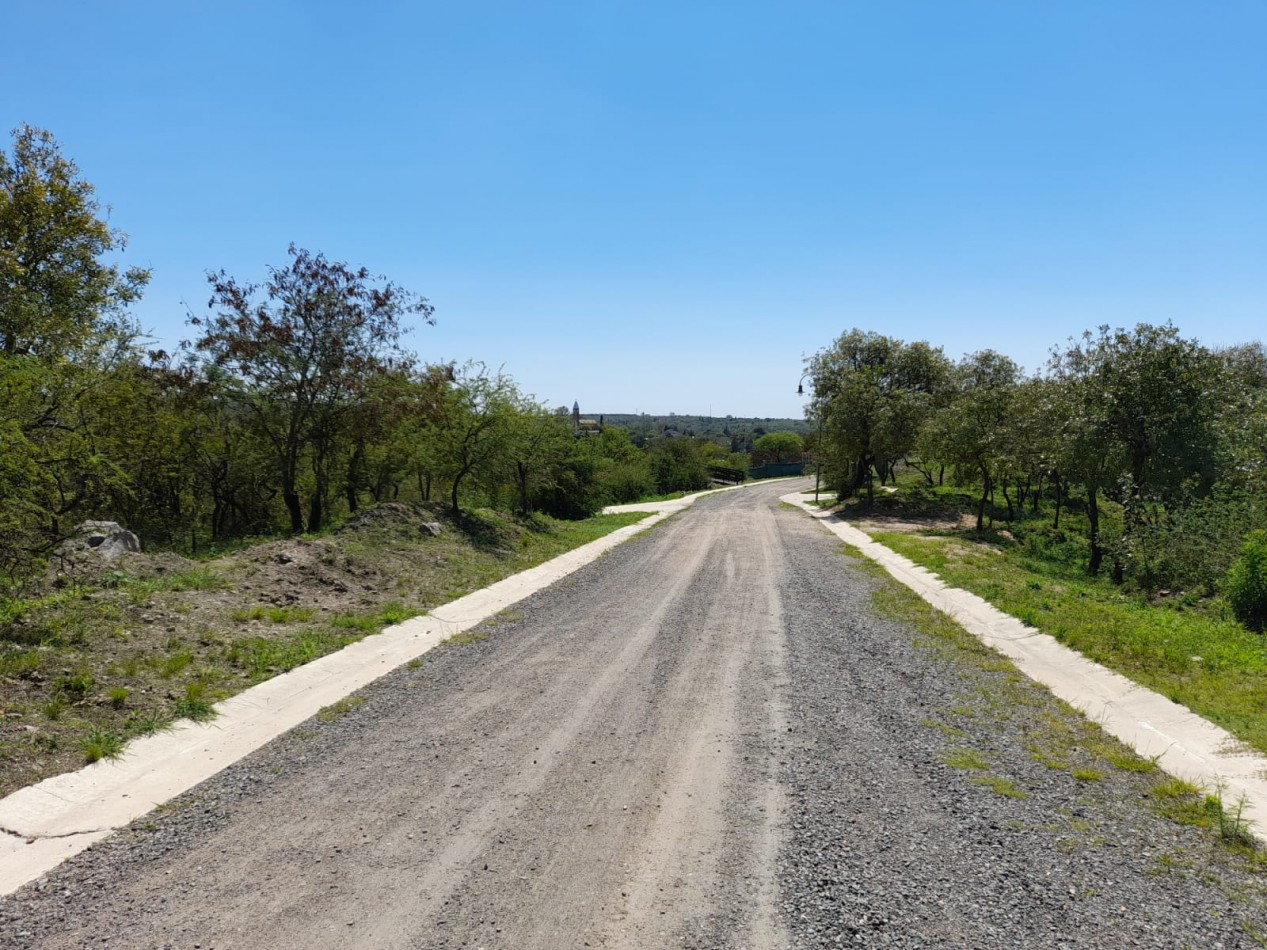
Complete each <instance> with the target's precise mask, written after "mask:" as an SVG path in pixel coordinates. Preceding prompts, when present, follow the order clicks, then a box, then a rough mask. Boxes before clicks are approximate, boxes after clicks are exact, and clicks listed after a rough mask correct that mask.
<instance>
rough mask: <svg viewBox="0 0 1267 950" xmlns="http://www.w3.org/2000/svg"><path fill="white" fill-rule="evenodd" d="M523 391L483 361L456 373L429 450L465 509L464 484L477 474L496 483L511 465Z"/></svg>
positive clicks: (456, 507)
mask: <svg viewBox="0 0 1267 950" xmlns="http://www.w3.org/2000/svg"><path fill="white" fill-rule="evenodd" d="M518 396H519V394H518V391H517V390H516V389H515V386H514V382H513V381H512V380H511V379H510V377H508V376H506V375H504V374H502V373H491V372H489V370H488V368H487V367H486V366H484V364H482V363H467V364H466V365H465V366H463V367H462V368H461V369H460V370H457V371H455V373H454V378H453V382H452V383H451V384H450V385H449V386H448V388H447V390H446V391H445V393H444V396H443V402H442V404H441V406H440V409H439V412H438V414H437V418H436V421H435V424H434V425H432V426H431V427H429V429H428V430H427V437H426V438H427V442H428V446H427V452H428V454H429V455H430V457H431V458H434V459H435V460H436V468H437V470H438V472H439V473H440V475H441V476H442V477H444V478H446V479H447V480H448V482H449V503H450V506H451V507H452V508H453V511H454V512H460V511H461V510H462V508H461V489H462V484H463V483H464V482H465V481H466V480H467V479H468V478H470V477H471V476H475V478H476V479H477V480H482V481H485V482H492V481H494V480H495V479H496V477H497V476H498V474H499V473H501V472H504V471H505V470H506V468H507V467H508V465H509V463H510V455H509V452H508V448H509V446H508V442H507V436H508V435H509V433H510V430H511V427H512V423H513V417H514V413H515V407H516V405H515V404H516V399H517V398H518Z"/></svg>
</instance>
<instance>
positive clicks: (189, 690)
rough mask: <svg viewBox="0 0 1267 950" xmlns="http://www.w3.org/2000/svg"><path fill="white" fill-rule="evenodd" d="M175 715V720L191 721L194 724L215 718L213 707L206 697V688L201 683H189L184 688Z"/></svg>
mask: <svg viewBox="0 0 1267 950" xmlns="http://www.w3.org/2000/svg"><path fill="white" fill-rule="evenodd" d="M175 713H176V718H177V719H192V720H193V721H194V722H206V721H208V720H209V719H214V718H215V717H216V710H215V706H214V705H213V704H212V702H211V700H210V699H209V698H208V697H207V696H206V687H205V686H204V685H203V684H202V683H190V684H189V685H187V686H186V687H185V695H184V697H183V698H181V699H180V700H178V701H177V703H176V707H175Z"/></svg>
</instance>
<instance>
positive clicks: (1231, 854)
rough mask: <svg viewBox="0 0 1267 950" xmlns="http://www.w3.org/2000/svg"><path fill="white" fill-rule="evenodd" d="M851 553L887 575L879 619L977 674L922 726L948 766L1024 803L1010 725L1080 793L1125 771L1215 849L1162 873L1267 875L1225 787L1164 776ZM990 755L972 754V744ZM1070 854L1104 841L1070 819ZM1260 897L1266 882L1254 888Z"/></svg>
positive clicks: (1170, 861)
mask: <svg viewBox="0 0 1267 950" xmlns="http://www.w3.org/2000/svg"><path fill="white" fill-rule="evenodd" d="M845 553H846V554H847V555H848V556H849V557H850V558H851V559H853V561H854V564H855V566H856V567H858V568H860V569H862V570H864V571H867V572H868V573H872V574H873V575H876V576H879V577H880V579H881V583H880V585H879V586H878V587H877V588H876V589H875V591H874V592H873V594H872V603H873V605H874V607H875V609H876V611H877V612H878V613H880V614H881V615H883V616H887V617H891V618H893V619H896V620H901V621H903V622H905V623H908V624H910V625H911V626H912V627H913V628H914V629H915V630H916V632H917V636H918V639H917V641H916V642H917V644H918V645H919V646H921V647H923V648H924V649H928V650H933V651H935V652H937V653H938V654H940V655H942V656H943V657H945V658H947V659H948V660H951V661H952V662H954V663H955V664H956V665H957V666H959V667H962V668H965V669H968V670H972V671H973V673H974V679H975V682H974V684H973V685H972V686H971V687H970V688H968V689H966V690H965V692H964V695H963V696H962V701H961V702H959V703H957V704H954V705H948V706H946V707H944V708H935V707H930V709H929V710H928V716H927V718H926V719H925V720H924V723H923V724H924V725H925V726H926V727H928V728H930V729H935V730H936V731H937V732H939V733H941V734H942V735H943V736H945V737H946V739H947V740H948V742H949V744H950V745H949V748H948V749H947V750H946V751H945V752H944V753H943V754H942V756H941V762H942V764H943V765H944V766H946V767H947V768H948V769H950V770H952V771H954V772H957V773H960V774H961V775H962V777H963V780H964V781H966V782H968V783H969V784H973V785H979V786H982V787H983V788H987V789H989V790H990V791H991V792H993V793H994V794H997V795H1002V796H1005V797H1008V798H1019V799H1023V798H1026V797H1028V796H1029V794H1030V790H1028V789H1026V788H1025V787H1024V785H1023V784H1022V783H1021V782H1020V781H1019V780H1017V778H1016V776H1014V775H1008V774H1004V773H1003V772H1001V771H1000V768H1001V766H1000V765H999V764H997V763H996V762H995V761H994V759H995V757H994V756H992V755H991V753H990V752H989V751H988V750H987V749H986V748H984V747H985V746H989V745H992V744H993V739H992V738H991V736H992V733H993V731H994V730H995V729H996V728H998V727H999V726H1000V725H1005V724H1008V723H1011V724H1013V725H1014V726H1016V727H1019V730H1020V734H1021V735H1022V736H1023V737H1024V751H1025V753H1026V754H1027V755H1028V757H1029V759H1031V760H1033V761H1034V762H1037V763H1039V764H1040V765H1042V766H1043V767H1044V768H1045V769H1049V770H1051V771H1053V772H1061V773H1065V774H1068V775H1069V776H1070V777H1071V778H1072V779H1073V780H1074V781H1075V782H1077V783H1079V784H1080V785H1095V784H1096V783H1100V782H1103V781H1105V780H1106V778H1107V777H1108V776H1109V775H1110V773H1118V774H1119V775H1121V777H1122V778H1124V779H1126V780H1128V781H1129V782H1130V784H1131V785H1133V786H1134V788H1135V791H1136V794H1134V795H1132V796H1130V799H1131V800H1132V801H1138V802H1139V803H1141V804H1142V805H1143V806H1144V807H1146V808H1148V809H1149V810H1151V811H1153V812H1154V813H1156V814H1158V815H1160V816H1162V817H1164V818H1166V819H1168V820H1170V821H1173V822H1175V823H1176V824H1180V825H1188V826H1192V827H1196V828H1201V829H1204V830H1205V831H1206V833H1207V834H1208V835H1209V839H1208V840H1209V841H1210V843H1211V844H1212V845H1214V846H1215V848H1216V849H1217V850H1215V849H1211V850H1210V851H1209V852H1207V853H1206V854H1205V855H1203V856H1202V858H1200V859H1198V858H1197V856H1196V855H1194V854H1192V853H1178V854H1162V855H1160V856H1159V863H1158V869H1159V873H1177V872H1179V871H1181V870H1184V869H1187V868H1188V867H1189V866H1190V863H1200V862H1201V861H1204V862H1209V863H1216V864H1223V863H1226V865H1227V866H1229V867H1235V868H1237V869H1238V870H1240V871H1244V872H1249V873H1251V874H1253V875H1255V876H1256V877H1257V876H1258V875H1261V874H1262V873H1263V872H1264V871H1267V854H1264V852H1263V850H1262V849H1261V847H1260V846H1259V844H1258V842H1257V840H1256V839H1255V837H1254V835H1253V834H1252V832H1251V830H1250V827H1249V822H1248V820H1247V819H1246V818H1245V817H1244V814H1243V810H1244V807H1243V803H1242V802H1239V801H1236V800H1233V799H1230V798H1228V797H1227V796H1226V795H1225V794H1224V789H1223V788H1221V787H1211V788H1200V787H1198V786H1195V785H1192V784H1190V783H1188V782H1184V781H1181V780H1179V779H1175V778H1172V777H1170V776H1167V775H1165V774H1164V773H1163V772H1162V771H1161V770H1160V769H1159V768H1158V767H1157V763H1156V762H1154V761H1153V760H1151V759H1146V758H1142V757H1141V756H1139V755H1138V754H1136V753H1135V752H1134V751H1133V750H1132V749H1130V748H1128V747H1127V746H1125V745H1123V744H1122V743H1121V742H1119V741H1118V740H1117V739H1115V738H1113V737H1112V736H1110V735H1108V734H1107V733H1105V732H1104V731H1103V730H1102V729H1101V728H1100V727H1099V726H1098V725H1096V724H1095V723H1094V722H1091V721H1089V720H1087V719H1086V718H1085V717H1084V716H1082V715H1081V714H1080V713H1078V712H1077V711H1076V710H1074V709H1073V708H1072V707H1070V706H1068V705H1067V704H1066V703H1063V702H1061V701H1059V700H1055V699H1053V698H1052V696H1051V694H1050V693H1049V692H1048V691H1047V690H1046V689H1044V688H1043V687H1041V686H1038V685H1036V684H1035V683H1033V682H1032V681H1031V680H1029V679H1028V678H1027V677H1026V676H1024V675H1023V674H1022V673H1020V672H1019V671H1018V670H1017V669H1016V667H1015V666H1014V665H1013V664H1012V662H1011V661H1010V660H1008V659H1007V658H1006V657H1004V656H1002V655H1001V654H999V653H997V652H996V651H994V650H992V649H990V648H989V647H988V646H986V645H984V644H982V643H981V642H980V641H979V640H978V639H977V638H975V637H973V636H972V635H971V634H969V633H967V632H966V631H965V630H964V629H963V628H962V627H961V626H959V624H957V623H956V622H955V621H954V620H952V619H951V618H950V617H948V616H947V615H946V614H944V613H942V612H941V611H938V610H936V609H935V608H933V607H931V606H929V605H928V604H926V603H925V602H924V601H923V600H922V599H921V598H920V597H919V596H918V595H916V594H914V593H913V592H911V591H910V590H908V589H907V588H905V587H903V586H902V585H900V584H898V583H897V582H896V581H893V580H892V579H891V578H889V577H888V575H887V573H885V572H884V571H883V570H882V569H881V568H879V567H877V566H876V565H875V564H874V563H873V562H871V561H870V560H868V559H867V558H866V557H865V556H864V555H863V554H862V553H861V552H859V551H857V550H855V549H852V548H850V547H848V546H846V548H845ZM974 742H976V743H979V744H981V745H982V746H983V747H982V748H977V747H974V745H973V744H972V743H974ZM1060 830H1061V831H1062V832H1063V834H1064V835H1065V837H1064V838H1063V839H1062V841H1061V847H1064V848H1070V849H1073V848H1086V847H1099V846H1101V845H1102V844H1103V843H1104V842H1103V839H1100V838H1098V837H1097V836H1096V834H1095V832H1094V825H1093V820H1088V818H1087V817H1078V818H1072V817H1071V819H1070V821H1069V823H1068V826H1067V827H1064V828H1061V829H1060ZM1255 886H1256V887H1257V888H1259V889H1261V884H1256V885H1255Z"/></svg>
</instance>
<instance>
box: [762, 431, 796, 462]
mask: <svg viewBox="0 0 1267 950" xmlns="http://www.w3.org/2000/svg"><path fill="white" fill-rule="evenodd" d="M803 451H805V440H804V439H802V438H801V437H800V436H799V435H797V434H796V433H795V432H768V433H766V434H765V435H763V436H761V437H760V438H758V439H757V440H756V441H755V442H753V443H752V461H753V464H755V465H762V464H764V463H766V462H788V461H793V460H795V459H799V458H800V457H801V453H802V452H803Z"/></svg>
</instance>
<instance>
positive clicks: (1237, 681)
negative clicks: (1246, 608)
mask: <svg viewBox="0 0 1267 950" xmlns="http://www.w3.org/2000/svg"><path fill="white" fill-rule="evenodd" d="M904 494H905V495H906V496H907V497H912V496H913V499H912V501H911V503H910V504H907V503H905V502H904V497H903V496H904ZM930 494H931V495H934V496H935V500H933V503H932V504H931V505H930V500H932V499H930ZM915 499H918V500H915ZM884 502H885V504H884V509H883V511H880V512H876V513H875V517H874V520H871V521H868V520H867V519H868V518H869V517H870V516H871V515H872V513H871V512H868V511H867V510H866V509H865V507H863V506H858V505H854V506H850V507H848V508H847V509H846V511H845V513H844V514H845V517H847V518H850V519H857V520H860V521H864V522H866V524H865V525H864V526H865V527H866V530H867V531H868V533H869V534H871V535H872V537H874V538H875V540H877V541H879V542H880V543H881V544H884V545H886V546H887V547H889V548H892V549H893V550H894V551H897V552H898V553H899V554H902V555H905V556H906V557H908V558H910V559H911V560H912V561H915V562H916V563H917V564H920V565H923V566H924V567H926V568H928V569H929V570H932V571H935V572H936V573H937V574H939V575H940V576H941V577H942V579H943V580H945V581H946V582H947V583H948V584H951V585H953V586H956V587H961V588H963V589H965V590H969V591H971V592H973V593H975V594H977V595H978V596H980V597H982V598H984V599H985V600H987V601H989V602H990V603H992V604H994V605H995V606H996V607H998V608H999V609H1000V610H1003V611H1005V612H1007V613H1009V614H1011V615H1012V616H1014V617H1017V618H1019V619H1021V620H1022V621H1024V622H1025V623H1028V624H1030V625H1032V626H1034V627H1036V628H1037V629H1039V630H1041V631H1043V632H1044V633H1048V634H1050V635H1052V636H1053V637H1055V638H1056V639H1058V640H1060V641H1061V642H1062V643H1065V644H1067V645H1068V646H1070V647H1072V648H1073V649H1075V650H1078V651H1079V652H1081V653H1083V654H1084V655H1086V656H1087V657H1089V658H1091V659H1093V660H1095V661H1096V662H1098V663H1101V664H1102V665H1104V666H1106V667H1109V668H1110V669H1113V670H1116V671H1117V672H1119V673H1121V674H1123V675H1124V676H1127V677H1129V678H1130V679H1132V680H1134V681H1136V682H1138V683H1140V684H1142V685H1144V686H1147V687H1149V688H1150V689H1153V690H1156V691H1157V692H1159V693H1161V694H1162V695H1164V696H1167V697H1169V698H1170V699H1172V700H1173V701H1175V702H1177V703H1182V704H1183V705H1185V706H1187V707H1188V708H1190V709H1192V710H1193V711H1194V712H1196V713H1198V714H1199V715H1201V716H1204V717H1206V718H1208V719H1210V720H1212V721H1213V722H1216V723H1218V724H1219V725H1220V726H1222V727H1223V728H1225V729H1227V730H1228V731H1229V732H1231V733H1232V734H1233V735H1235V736H1237V737H1238V738H1239V739H1241V740H1243V741H1244V742H1246V743H1247V744H1248V745H1250V746H1253V747H1254V748H1255V749H1257V750H1259V751H1260V752H1264V753H1267V639H1265V638H1264V637H1262V636H1259V635H1257V634H1253V633H1250V632H1248V631H1246V630H1245V629H1244V628H1243V627H1241V625H1240V624H1238V623H1237V622H1236V621H1235V620H1234V619H1232V617H1231V614H1230V611H1229V610H1228V609H1227V607H1226V605H1225V604H1224V603H1223V601H1222V599H1221V598H1219V597H1217V596H1214V597H1201V596H1197V595H1195V594H1185V593H1184V592H1169V593H1168V594H1167V595H1166V596H1160V597H1150V596H1148V595H1147V594H1145V593H1144V592H1140V591H1131V590H1128V589H1123V588H1120V587H1117V586H1115V585H1114V584H1112V583H1111V582H1110V581H1109V580H1107V579H1106V578H1104V577H1098V578H1094V577H1090V576H1088V575H1087V573H1086V569H1085V565H1086V557H1087V544H1086V540H1085V538H1086V520H1085V518H1084V517H1083V516H1082V515H1081V513H1080V512H1079V511H1077V510H1076V509H1075V510H1074V511H1066V512H1065V513H1064V514H1063V516H1062V528H1061V530H1059V531H1056V530H1054V529H1052V528H1051V527H1050V523H1051V520H1052V518H1051V512H1050V511H1047V512H1039V513H1038V514H1033V513H1026V514H1025V515H1024V516H1023V517H1018V518H1017V519H1016V520H1014V521H1013V522H1012V524H1011V526H1010V529H1009V530H987V531H984V532H981V533H977V532H976V531H973V530H970V529H969V528H965V527H946V521H947V520H950V517H948V516H954V515H956V514H957V513H959V512H966V511H967V510H969V508H970V506H971V503H972V500H971V498H970V497H969V496H967V495H966V494H964V493H963V492H961V491H957V490H952V489H937V490H935V491H932V492H930V490H929V489H927V488H923V487H920V488H916V487H914V486H913V485H911V484H910V483H907V484H906V485H900V486H899V490H898V491H897V492H896V493H894V494H891V495H888V496H887V497H886V498H885V499H884ZM931 514H939V515H940V518H937V519H935V520H936V521H937V522H938V524H939V526H938V527H932V526H929V527H924V528H918V527H917V529H916V530H914V531H912V530H909V529H910V527H911V525H912V524H915V525H917V526H918V525H919V517H921V516H928V515H931ZM912 515H913V516H914V517H909V516H912ZM907 517H909V520H907V522H906V523H905V524H903V525H902V530H889V529H886V521H887V520H889V519H892V520H894V521H896V520H901V519H903V518H907ZM930 520H933V519H930ZM966 520H967V519H965V521H966ZM995 527H996V528H1002V527H1003V526H1002V525H1001V524H999V523H998V522H996V525H995Z"/></svg>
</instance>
